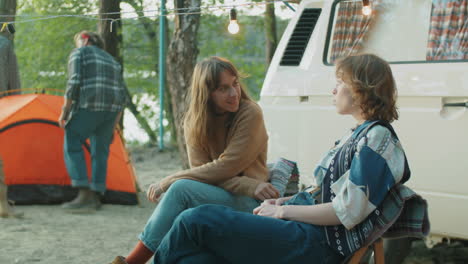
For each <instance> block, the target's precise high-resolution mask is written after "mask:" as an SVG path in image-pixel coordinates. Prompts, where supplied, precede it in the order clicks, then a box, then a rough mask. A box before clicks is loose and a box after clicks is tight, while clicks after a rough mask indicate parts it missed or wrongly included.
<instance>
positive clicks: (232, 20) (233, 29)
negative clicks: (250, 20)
mask: <svg viewBox="0 0 468 264" xmlns="http://www.w3.org/2000/svg"><path fill="white" fill-rule="evenodd" d="M228 31H229V33H231V34H237V33H238V32H239V24H237V11H236V9H235V8H233V9H231V13H230V15H229V26H228Z"/></svg>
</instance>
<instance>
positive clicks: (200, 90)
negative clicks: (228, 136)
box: [184, 57, 251, 147]
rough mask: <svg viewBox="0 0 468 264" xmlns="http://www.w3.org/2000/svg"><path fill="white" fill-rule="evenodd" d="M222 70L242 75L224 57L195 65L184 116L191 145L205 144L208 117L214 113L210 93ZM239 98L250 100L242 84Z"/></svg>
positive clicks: (200, 145)
mask: <svg viewBox="0 0 468 264" xmlns="http://www.w3.org/2000/svg"><path fill="white" fill-rule="evenodd" d="M224 71H228V72H229V73H230V74H232V75H233V76H236V77H237V78H238V79H240V78H241V77H242V76H241V74H240V73H239V71H238V70H237V69H236V67H235V66H234V65H233V64H232V63H231V62H230V61H229V60H227V59H225V58H221V57H209V58H207V59H204V60H202V61H200V62H198V63H197V64H196V65H195V69H194V71H193V75H192V84H191V86H190V93H189V97H188V99H189V108H188V111H187V113H186V115H185V118H184V128H185V135H186V138H185V140H186V141H187V143H189V144H191V145H193V146H198V147H205V146H207V143H208V136H209V135H208V133H209V124H210V122H211V120H210V119H211V117H212V115H213V114H214V110H213V107H214V106H213V103H212V101H211V93H212V92H213V91H215V90H216V89H217V88H218V87H219V85H220V81H221V73H222V72H224ZM241 99H244V100H251V99H250V97H249V96H248V95H247V92H246V91H245V89H244V87H243V85H241Z"/></svg>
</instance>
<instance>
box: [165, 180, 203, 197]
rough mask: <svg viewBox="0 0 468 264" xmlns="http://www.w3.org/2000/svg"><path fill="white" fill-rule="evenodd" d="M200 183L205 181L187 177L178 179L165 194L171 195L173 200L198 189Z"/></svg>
mask: <svg viewBox="0 0 468 264" xmlns="http://www.w3.org/2000/svg"><path fill="white" fill-rule="evenodd" d="M199 184H203V183H201V182H197V181H193V180H185V179H181V180H177V181H176V182H174V183H173V184H172V185H171V186H170V187H169V189H168V190H167V192H166V194H165V196H169V197H171V200H172V199H177V198H180V197H184V196H186V195H187V194H190V193H191V192H193V191H194V190H196V189H197V185H199Z"/></svg>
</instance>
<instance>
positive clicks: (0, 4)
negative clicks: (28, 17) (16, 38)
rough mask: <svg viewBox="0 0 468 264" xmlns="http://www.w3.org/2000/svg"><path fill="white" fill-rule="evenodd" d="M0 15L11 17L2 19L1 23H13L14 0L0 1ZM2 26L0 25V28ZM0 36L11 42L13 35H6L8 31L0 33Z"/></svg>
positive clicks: (14, 12)
mask: <svg viewBox="0 0 468 264" xmlns="http://www.w3.org/2000/svg"><path fill="white" fill-rule="evenodd" d="M0 15H8V16H11V17H2V18H1V21H3V22H12V21H15V17H14V16H15V15H16V0H0ZM2 26H3V25H0V27H2ZM0 34H1V35H2V36H4V37H7V38H8V39H10V40H11V41H13V34H10V33H8V31H6V29H5V31H4V32H1V33H0Z"/></svg>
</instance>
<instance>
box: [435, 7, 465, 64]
mask: <svg viewBox="0 0 468 264" xmlns="http://www.w3.org/2000/svg"><path fill="white" fill-rule="evenodd" d="M426 59H427V60H467V59H468V0H433V1H432V11H431V25H430V27H429V40H428V46H427V53H426Z"/></svg>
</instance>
